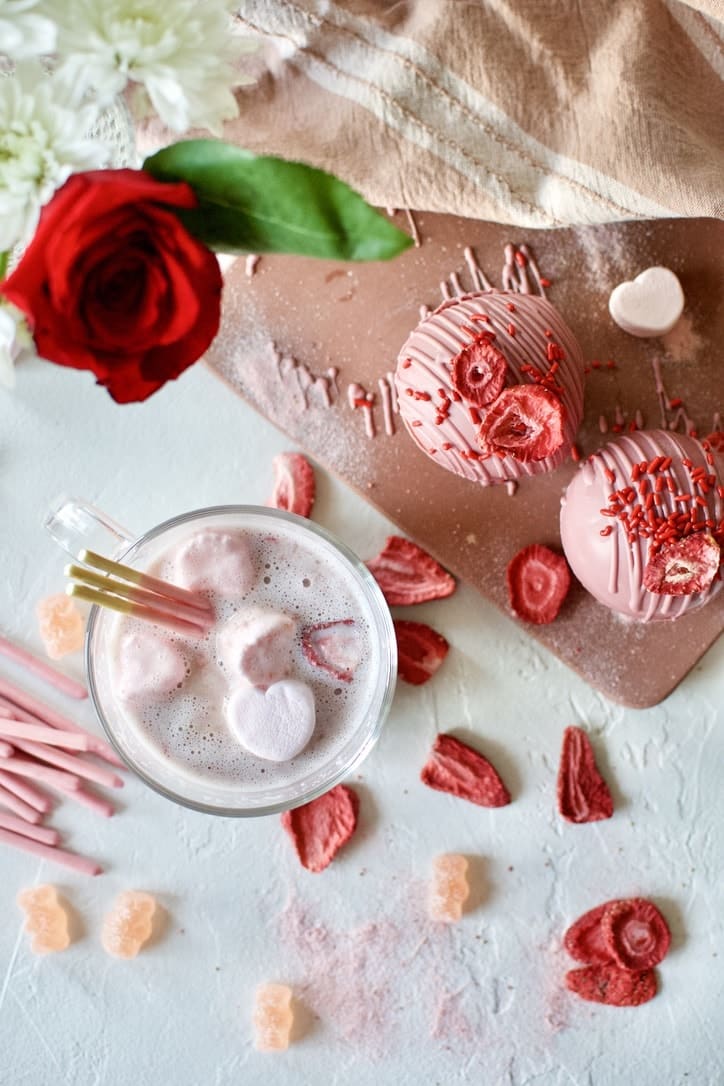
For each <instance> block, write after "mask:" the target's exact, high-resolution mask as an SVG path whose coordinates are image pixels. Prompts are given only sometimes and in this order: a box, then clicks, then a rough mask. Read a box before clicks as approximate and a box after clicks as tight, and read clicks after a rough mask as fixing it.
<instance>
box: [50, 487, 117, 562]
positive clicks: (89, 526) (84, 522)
mask: <svg viewBox="0 0 724 1086" xmlns="http://www.w3.org/2000/svg"><path fill="white" fill-rule="evenodd" d="M43 526H44V527H45V528H46V530H47V531H48V532H49V533H50V535H51V536H52V537H53V539H54V540H55V542H56V543H59V544H60V546H61V547H62V548H63V549H64V550H66V551H67V552H68V554H70V555H71V556H72V557H73V558H76V559H77V558H79V556H80V553H81V551H84V550H87V551H95V552H96V553H97V554H103V555H105V557H106V558H113V559H117V558H119V557H120V556H121V555H122V554H123V553H124V552H125V551H127V550H128V548H129V547H130V546H132V544H133V543H134V542H135V539H134V537H133V536H132V535H131V534H130V532H127V531H126V529H125V528H122V527H121V526H120V524H117V523H116V521H115V520H113V519H112V518H111V517H109V516H107V515H106V514H105V513H103V512H101V510H100V509H96V508H95V506H93V505H89V504H88V503H87V502H84V501H79V500H78V499H77V498H68V497H66V496H65V495H62V496H61V497H60V498H56V500H55V501H54V502H53V504H52V505H51V507H50V509H49V510H48V514H47V516H46V518H45V520H44V522H43Z"/></svg>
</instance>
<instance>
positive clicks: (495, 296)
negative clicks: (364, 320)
mask: <svg viewBox="0 0 724 1086" xmlns="http://www.w3.org/2000/svg"><path fill="white" fill-rule="evenodd" d="M470 352H475V353H476V355H477V354H479V355H480V367H479V368H476V367H475V366H471V365H470V364H469V359H468V358H467V356H468V354H470ZM466 369H467V375H468V376H472V378H473V380H470V381H469V380H467V379H465V380H462V379H461V374H462V375H463V376H464V371H465V370H466ZM395 384H396V390H397V398H398V403H399V410H400V414H401V416H402V418H403V420H404V422H405V425H406V426H407V428H408V430H409V432H410V434H411V436H412V437H413V439H414V440H415V441H416V443H417V444H418V445H419V446H420V448H421V449H422V450H423V452H425V453H427V454H428V456H430V457H431V459H433V460H434V461H435V462H436V463H438V464H440V465H441V466H442V467H444V468H446V469H447V470H448V471H452V472H455V473H456V474H457V475H462V476H463V477H464V478H466V479H470V480H472V481H473V482H477V483H479V484H480V485H481V486H489V485H490V484H492V483H502V482H508V481H514V480H517V479H520V478H521V477H524V476H527V475H539V474H541V473H543V472H548V471H552V470H553V469H554V468H556V467H558V466H559V465H560V464H562V463H563V461H564V460H566V459H567V457H568V456H569V454H570V451H571V446H572V444H573V442H574V441H575V437H576V432H577V430H578V427H579V425H580V422H581V417H582V414H583V356H582V353H581V348H580V346H579V344H578V342H577V340H576V338H575V336H574V335H573V333H572V332H571V330H570V329H569V328H568V326H567V325H566V324H565V323H564V321H563V320H562V318H561V316H560V314H559V313H558V311H557V310H556V309H555V308H554V307H553V306H552V305H551V304H550V302H548V301H546V300H545V299H544V298H540V297H538V296H537V295H530V294H513V293H508V292H505V291H495V290H493V291H482V292H478V293H474V294H466V295H463V296H462V297H460V298H456V299H454V300H452V301H448V302H445V303H443V305H441V306H440V307H439V308H438V309H436V310H435V311H434V313H431V314H430V315H429V316H428V317H425V318H424V320H422V321H421V322H420V324H419V325H418V326H417V328H416V329H415V330H414V331H413V332H412V333H411V335H410V336H409V337H408V339H407V341H406V342H405V344H404V346H403V347H402V350H401V351H400V354H399V357H398V361H397V370H396V374H395ZM531 387H533V388H540V389H541V390H542V391H541V392H540V393H537V392H536V393H535V396H536V397H537V398H538V399H539V400H540V401H541V403H540V406H541V408H542V409H543V410H542V411H541V414H540V417H539V425H540V427H541V428H542V429H543V430H544V431H546V430H548V431H549V434H550V437H551V440H550V441H549V443H548V444H549V446H550V451H549V452H547V453H546V455H543V456H540V457H538V455H537V454H536V455H530V452H531V450H532V449H533V442H532V441H531V442H527V441H522V442H521V443H520V444H518V446H517V447H515V442H510V443H509V448H510V450H511V451H505V450H502V451H501V449H500V448H499V447H498V449H497V451H496V449H495V445H496V442H495V441H491V437H492V438H495V437H496V436H499V435H500V434H501V425H500V419H499V418H498V416H500V415H501V414H503V410H502V409H503V408H505V409H506V410H505V415H506V418H504V419H503V420H502V422H503V433H502V437H503V438H504V439H505V438H510V437H511V435H512V436H514V434H513V428H511V426H510V425H509V424H508V422H507V418H509V417H510V416H509V412H508V410H507V408H508V401H511V404H512V402H513V400H514V398H515V396H516V395H519V393H518V390H520V389H529V388H531ZM513 389H515V390H516V391H515V392H513V391H512V390H513ZM523 406H526V405H523ZM491 424H492V426H491ZM514 426H515V423H514ZM506 430H507V433H506V432H505V431H506Z"/></svg>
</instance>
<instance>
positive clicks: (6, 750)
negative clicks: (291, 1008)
mask: <svg viewBox="0 0 724 1086" xmlns="http://www.w3.org/2000/svg"><path fill="white" fill-rule="evenodd" d="M12 755H13V748H12V747H11V746H10V744H9V743H6V742H5V740H4V739H0V758H12Z"/></svg>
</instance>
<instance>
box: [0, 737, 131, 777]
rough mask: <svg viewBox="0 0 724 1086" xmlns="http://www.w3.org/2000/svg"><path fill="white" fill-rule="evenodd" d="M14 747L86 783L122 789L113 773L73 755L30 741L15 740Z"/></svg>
mask: <svg viewBox="0 0 724 1086" xmlns="http://www.w3.org/2000/svg"><path fill="white" fill-rule="evenodd" d="M14 746H15V747H17V749H18V750H22V752H23V753H24V754H30V755H32V757H33V758H38V759H39V760H40V761H41V762H47V763H48V765H53V766H57V768H58V769H65V770H67V771H68V773H72V774H73V775H74V776H76V777H83V779H84V780H86V781H93V782H94V783H95V784H102V785H104V786H105V787H106V788H123V781H122V780H121V778H120V777H117V776H116V774H115V773H111V772H109V770H107V769H102V768H101V766H98V765H92V763H91V762H84V761H83V759H82V758H79V757H78V756H77V755H75V754H65V753H64V752H63V751H61V750H55V749H51V748H50V747H46V746H44V744H42V743H34V742H33V741H32V740H30V739H16V740H15V743H14Z"/></svg>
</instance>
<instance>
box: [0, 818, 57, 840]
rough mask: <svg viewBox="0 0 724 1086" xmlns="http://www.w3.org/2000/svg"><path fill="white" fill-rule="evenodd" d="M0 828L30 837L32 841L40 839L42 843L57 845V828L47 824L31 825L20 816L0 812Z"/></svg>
mask: <svg viewBox="0 0 724 1086" xmlns="http://www.w3.org/2000/svg"><path fill="white" fill-rule="evenodd" d="M0 829H2V830H11V831H12V832H13V833H20V834H22V836H23V837H31V838H32V839H33V841H40V843H41V844H43V845H57V844H58V841H60V834H59V833H58V831H57V830H54V829H51V828H50V827H49V826H33V825H32V824H31V823H30V822H26V821H24V819H22V818H14V817H13V815H6V814H0Z"/></svg>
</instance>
